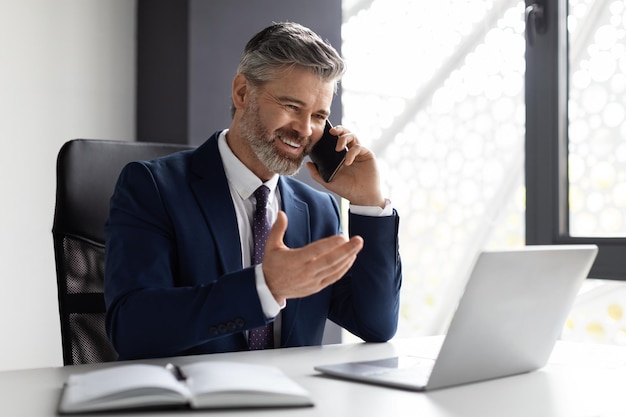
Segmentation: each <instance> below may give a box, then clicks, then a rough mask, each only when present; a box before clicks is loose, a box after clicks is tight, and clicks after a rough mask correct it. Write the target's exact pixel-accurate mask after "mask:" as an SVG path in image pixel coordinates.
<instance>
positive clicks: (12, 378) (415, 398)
mask: <svg viewBox="0 0 626 417" xmlns="http://www.w3.org/2000/svg"><path fill="white" fill-rule="evenodd" d="M436 346H438V338H432V337H427V338H416V339H400V340H396V341H393V342H390V343H381V344H365V343H357V344H342V345H327V346H321V347H304V348H289V349H277V350H267V351H256V352H236V353H224V354H214V355H204V356H194V357H182V358H176V359H175V360H176V362H178V363H183V362H191V361H195V360H207V359H208V360H213V359H215V360H235V361H241V362H250V363H266V364H271V365H275V366H278V367H280V368H282V369H283V370H284V371H285V372H286V373H287V374H288V375H289V376H290V377H291V378H293V379H294V380H296V381H297V382H298V383H300V384H301V385H302V386H303V387H305V388H306V389H308V390H309V392H310V393H311V396H312V398H313V401H314V402H315V407H312V408H303V409H278V410H277V409H270V410H229V411H223V412H221V411H193V412H191V413H190V412H185V411H172V412H167V411H165V412H162V411H160V412H158V413H157V414H155V415H158V416H159V417H169V416H177V417H180V416H182V415H185V413H187V415H189V416H192V415H193V416H198V415H207V416H212V417H219V416H222V415H223V416H228V417H240V416H250V415H255V416H278V417H280V416H285V417H291V416H294V417H297V416H302V417H305V416H320V417H321V416H323V417H332V416H359V417H368V416H376V417H380V416H393V417H396V416H431V417H440V416H446V417H448V416H480V417H489V416H498V417H502V416H507V417H517V416H520V417H521V416H524V417H528V416H532V417H542V416H545V417H561V416H562V417H591V416H594V417H595V416H604V417H613V416H618V415H622V416H623V415H626V399H625V398H626V397H625V396H624V390H625V389H626V347H617V346H607V345H589V344H577V343H567V342H559V343H557V346H556V348H555V350H554V352H553V354H552V357H551V359H550V363H549V364H548V366H546V367H545V368H543V369H541V370H539V371H535V372H531V373H529V374H524V375H518V376H513V377H508V378H501V379H497V380H493V381H487V382H481V383H475V384H470V385H464V386H460V387H454V388H446V389H442V390H437V391H432V392H428V393H416V392H410V391H404V390H399V389H393V388H385V387H378V386H373V385H368V384H363V383H357V382H349V381H343V380H338V379H331V378H329V377H325V376H321V375H320V374H318V373H317V372H316V371H314V370H313V366H314V365H317V364H324V363H335V362H342V361H353V360H367V359H378V358H384V357H389V356H393V355H397V354H405V353H409V352H410V353H418V354H421V355H427V356H432V355H433V352H434V350H435V349H436ZM144 362H150V363H163V364H164V363H166V362H167V360H152V361H144ZM106 366H115V363H108V364H95V365H78V366H68V367H58V368H41V369H27V370H17V371H5V372H0V415H2V416H11V417H19V416H23V417H46V416H55V415H56V407H57V402H58V398H59V395H60V391H61V387H62V385H63V382H64V381H65V380H66V379H67V376H68V375H69V374H71V373H78V372H84V371H87V370H91V369H95V368H100V367H106ZM147 414H148V413H144V412H141V413H137V412H134V413H128V414H124V413H115V414H111V415H114V416H116V417H125V416H132V417H137V416H139V415H147ZM98 415H104V414H98Z"/></svg>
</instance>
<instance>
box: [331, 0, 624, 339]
mask: <svg viewBox="0 0 626 417" xmlns="http://www.w3.org/2000/svg"><path fill="white" fill-rule="evenodd" d="M565 1H566V0H557V1H549V2H548V3H549V8H548V9H545V15H546V19H547V20H548V21H547V25H546V30H545V32H542V28H541V26H539V27H538V29H539V33H537V34H536V36H535V38H534V39H533V40H534V43H533V45H532V47H529V48H527V44H526V42H527V41H526V39H525V30H526V23H525V17H526V16H525V11H526V7H527V6H529V5H530V3H528V2H524V1H520V0H491V1H489V0H486V1H482V2H475V1H472V0H440V1H436V2H424V1H417V0H414V1H411V0H344V1H343V13H344V23H343V28H342V33H343V45H342V51H343V55H344V56H345V58H346V60H347V62H348V73H347V74H346V77H345V78H344V80H343V82H342V91H343V92H342V101H343V107H344V110H343V123H344V124H345V125H347V126H349V127H350V128H352V129H354V130H355V131H356V132H358V133H359V137H360V139H361V141H362V142H364V143H365V144H366V145H367V146H368V147H370V148H371V149H373V150H374V152H375V153H376V154H377V156H378V159H379V162H380V164H381V168H382V170H383V175H384V178H383V180H384V187H385V192H386V194H387V195H388V196H389V197H390V198H391V200H392V202H393V204H394V206H396V207H397V208H398V210H399V212H400V216H401V225H402V227H401V232H400V233H401V234H400V245H401V252H402V256H403V264H404V274H405V275H404V286H403V291H402V304H401V318H400V328H399V331H398V336H399V337H402V336H408V335H420V334H421V335H428V334H436V333H440V332H441V331H443V330H444V329H445V327H446V324H447V322H448V319H449V317H450V314H452V309H453V307H454V301H455V300H456V299H457V298H458V296H459V295H460V292H461V290H462V288H463V284H464V282H465V279H466V278H467V276H468V274H469V272H470V268H471V266H472V263H473V260H474V258H475V256H476V255H477V253H478V251H480V250H481V249H483V248H506V247H515V246H522V245H524V244H555V243H579V242H580V243H588V242H594V243H598V244H599V245H600V256H599V258H598V261H597V262H596V265H594V269H593V273H592V277H595V278H617V279H626V263H624V262H623V261H622V262H621V264H620V262H619V260H620V259H622V258H623V257H624V256H625V255H626V239H623V238H624V237H625V236H624V233H625V232H624V231H625V230H626V217H625V216H626V203H625V202H624V199H625V198H626V190H625V188H626V185H624V184H625V183H626V178H625V175H626V172H625V171H626V170H625V162H624V161H625V159H624V158H625V153H626V150H625V144H626V141H625V140H624V137H625V136H626V132H624V129H625V128H624V127H623V126H626V123H624V120H623V119H624V113H625V110H624V107H623V106H624V105H623V104H622V103H625V102H626V100H625V99H624V98H625V97H624V96H623V94H624V91H625V89H626V81H625V80H624V76H623V75H622V74H624V73H626V61H624V59H625V58H623V56H624V55H625V54H624V49H623V45H624V22H625V21H626V15H625V14H624V13H625V10H624V8H623V5H624V4H623V1H621V0H620V1H611V0H607V1H603V0H570V2H571V4H570V8H572V13H570V18H569V25H570V32H571V36H572V38H574V39H577V40H576V41H575V42H576V45H577V48H578V49H577V51H578V55H576V57H575V58H574V57H572V56H571V52H572V50H573V46H572V43H571V42H570V58H569V59H570V61H571V62H572V67H571V79H572V81H571V83H568V80H569V79H570V77H568V66H567V63H568V43H567V26H566V23H567V22H568V18H567V16H568V14H567V11H566V9H567V5H566V4H565ZM618 3H619V4H618ZM620 4H621V7H620ZM607 10H608V11H609V12H610V14H607V13H608V12H607ZM600 17H601V19H600ZM620 25H621V26H620ZM607 26H611V27H607ZM601 28H603V29H602V30H600V29H601ZM598 31H599V34H598ZM583 32H584V35H585V36H584V37H583V36H582V35H581V34H583ZM577 36H578V38H576V37H577ZM598 50H601V51H602V52H603V53H602V54H600V56H601V57H602V59H604V61H600V63H597V62H594V63H591V58H592V55H593V54H594V53H597V52H594V51H598ZM607 51H608V52H610V54H613V55H610V56H613V67H614V68H615V69H614V71H613V72H612V73H611V74H610V76H608V73H609V71H608V70H607V69H606V68H603V66H604V64H603V63H606V62H607V61H610V59H609V55H607V53H606V52H607ZM592 70H595V71H598V72H602V70H605V72H604V73H603V74H604V75H603V76H602V77H600V78H598V77H597V76H595V75H594V74H593V73H592ZM585 71H587V74H585ZM592 81H593V82H597V83H598V85H595V86H594V87H593V88H592V89H590V86H591V85H592ZM568 87H571V89H570V90H569V92H568ZM568 94H569V97H570V99H569V100H570V101H569V103H568ZM619 94H622V95H621V96H620V95H619ZM609 104H610V105H609ZM568 111H569V113H570V118H571V119H570V122H571V125H570V126H569V127H568V117H567V116H568ZM600 122H602V123H604V124H605V125H607V126H608V127H607V126H605V127H607V129H609V130H610V132H611V133H610V134H604V135H603V136H600V137H597V136H595V135H592V134H591V133H593V132H594V131H595V130H599V129H598V125H599V123H600ZM568 129H569V131H568ZM605 132H607V130H605ZM568 133H569V143H568ZM599 162H601V163H599ZM568 170H569V172H568ZM568 174H569V175H568ZM620 294H621V300H623V299H626V287H624V286H622V285H621V283H619V282H614V281H607V280H593V279H592V280H588V283H586V286H585V288H584V290H583V292H582V293H581V297H580V301H579V302H578V304H577V308H576V309H575V311H574V312H573V313H572V316H571V318H570V320H569V321H568V325H567V327H566V329H565V331H564V337H565V338H570V339H584V340H594V339H595V340H602V341H610V342H614V343H626V319H625V318H624V314H623V307H622V304H623V303H622V301H621V300H620Z"/></svg>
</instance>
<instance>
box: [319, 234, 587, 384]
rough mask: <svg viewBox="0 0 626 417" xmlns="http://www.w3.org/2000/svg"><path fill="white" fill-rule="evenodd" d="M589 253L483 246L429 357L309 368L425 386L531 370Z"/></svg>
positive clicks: (548, 348) (565, 310)
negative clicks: (434, 352)
mask: <svg viewBox="0 0 626 417" xmlns="http://www.w3.org/2000/svg"><path fill="white" fill-rule="evenodd" d="M597 252H598V248H597V246H595V245H549V246H526V247H523V248H519V249H513V250H503V251H483V252H481V253H480V254H479V255H478V257H477V259H476V262H475V264H474V267H473V269H472V272H471V274H470V276H469V278H468V280H467V283H466V286H465V290H464V292H463V295H462V296H461V299H460V301H459V303H458V306H457V309H456V312H455V313H454V316H453V317H452V320H451V322H450V326H449V328H448V331H447V334H446V335H445V337H444V338H443V342H442V345H441V348H440V350H439V353H438V354H437V357H436V358H435V359H432V358H423V357H419V356H417V355H415V356H410V355H407V356H397V357H390V358H383V359H379V360H373V361H364V362H349V363H339V364H331V365H319V366H316V367H315V370H317V371H319V372H321V373H322V374H325V375H329V376H333V377H339V378H344V379H350V380H355V381H361V382H367V383H373V384H379V385H385V386H390V387H396V388H403V389H408V390H414V391H427V390H434V389H438V388H444V387H451V386H456V385H461V384H467V383H472V382H478V381H485V380H489V379H494V378H500V377H505V376H511V375H517V374H521V373H526V372H530V371H534V370H536V369H539V368H541V367H543V366H545V364H546V363H547V361H548V358H549V356H550V354H551V353H552V349H553V348H554V345H555V343H556V341H557V339H558V338H559V336H560V335H561V332H562V330H563V327H564V325H565V320H566V319H567V316H568V314H569V311H570V309H571V307H572V305H573V303H574V299H575V297H576V295H577V294H578V292H579V289H580V287H581V285H582V283H583V281H584V279H585V278H586V277H587V274H588V273H589V270H590V269H591V265H592V264H593V261H594V259H595V257H596V254H597Z"/></svg>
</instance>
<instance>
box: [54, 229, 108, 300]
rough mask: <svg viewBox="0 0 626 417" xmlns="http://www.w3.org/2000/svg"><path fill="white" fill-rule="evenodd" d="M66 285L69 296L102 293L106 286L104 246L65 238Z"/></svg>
mask: <svg viewBox="0 0 626 417" xmlns="http://www.w3.org/2000/svg"><path fill="white" fill-rule="evenodd" d="M63 256H64V259H65V285H66V286H67V293H68V294H84V293H101V292H102V289H103V286H104V245H97V244H95V243H89V242H86V241H83V240H78V239H74V238H71V237H69V236H65V237H64V238H63Z"/></svg>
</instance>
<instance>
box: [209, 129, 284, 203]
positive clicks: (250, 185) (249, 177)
mask: <svg viewBox="0 0 626 417" xmlns="http://www.w3.org/2000/svg"><path fill="white" fill-rule="evenodd" d="M227 132H228V129H224V130H223V131H222V132H221V133H220V135H219V138H218V144H217V145H218V149H219V152H220V156H221V157H222V161H223V163H224V171H225V173H226V178H227V179H228V181H229V182H230V184H231V187H232V188H233V189H234V190H235V191H236V192H237V194H238V195H239V196H240V197H241V199H242V200H247V199H249V198H250V196H252V194H254V191H255V190H256V189H257V188H259V187H260V186H261V185H262V184H265V185H266V186H267V187H268V188H269V189H270V195H269V199H270V201H271V199H273V198H274V195H275V192H276V186H277V185H278V178H279V175H278V174H274V176H273V177H272V178H270V179H269V180H268V181H266V182H265V183H264V182H262V181H261V180H260V179H259V177H257V176H256V175H255V174H254V173H253V172H252V171H250V169H248V167H246V166H245V165H244V164H243V162H241V161H240V160H239V158H237V156H235V154H234V153H233V151H232V150H231V149H230V147H229V146H228V143H227V142H226V133H227Z"/></svg>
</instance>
